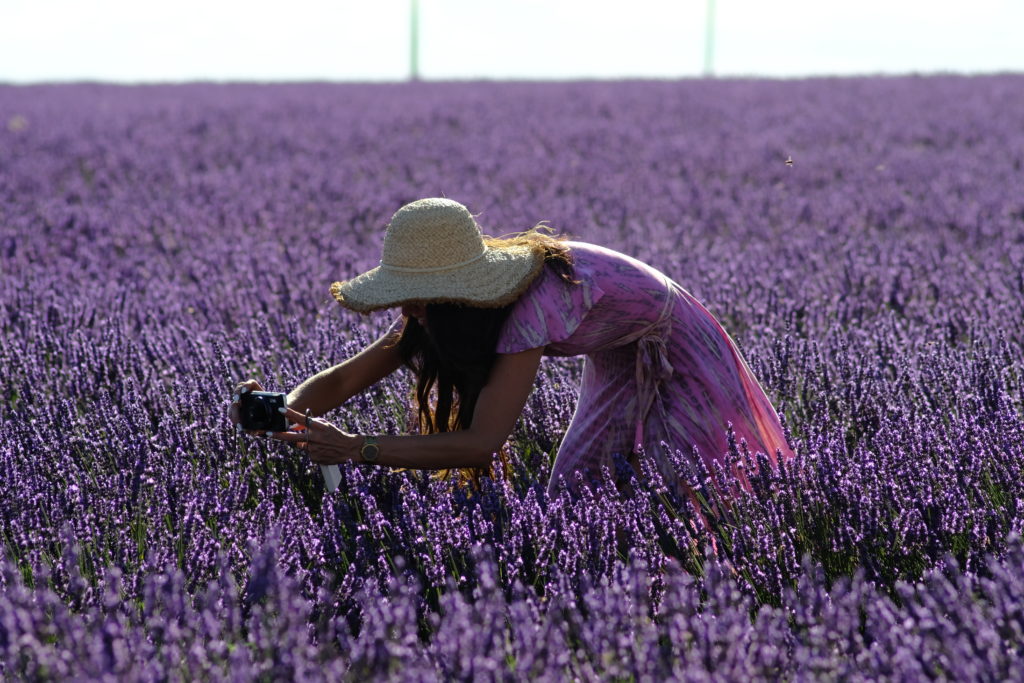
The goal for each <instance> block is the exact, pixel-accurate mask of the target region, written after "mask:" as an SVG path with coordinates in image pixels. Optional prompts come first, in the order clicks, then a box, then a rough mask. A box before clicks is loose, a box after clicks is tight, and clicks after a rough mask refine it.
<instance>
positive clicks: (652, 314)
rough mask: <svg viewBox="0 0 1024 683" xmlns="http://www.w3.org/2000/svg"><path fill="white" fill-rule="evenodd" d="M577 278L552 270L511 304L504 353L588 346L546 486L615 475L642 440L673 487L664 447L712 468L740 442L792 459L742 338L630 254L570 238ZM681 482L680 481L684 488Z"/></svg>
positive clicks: (560, 352) (554, 352)
mask: <svg viewBox="0 0 1024 683" xmlns="http://www.w3.org/2000/svg"><path fill="white" fill-rule="evenodd" d="M567 245H568V247H569V249H570V252H571V253H572V256H573V266H574V269H575V278H576V279H577V280H579V283H578V284H575V285H570V284H568V283H566V282H564V281H563V280H561V279H560V278H559V277H558V276H557V275H556V274H555V273H553V272H552V271H551V270H550V269H548V268H544V269H543V270H542V271H541V274H540V275H538V276H537V279H536V280H534V282H533V283H531V285H530V287H529V288H528V289H527V290H526V291H525V292H524V293H523V294H522V296H520V298H519V299H518V300H517V301H516V303H515V304H514V306H513V308H512V311H511V312H510V314H509V317H508V319H507V320H506V322H505V326H504V327H503V329H502V332H501V335H500V337H499V340H498V346H497V351H498V353H515V352H518V351H525V350H527V349H532V348H537V347H541V346H543V347H544V355H549V356H576V355H581V354H582V355H585V356H586V358H585V361H584V366H583V378H582V381H581V384H580V389H579V399H578V402H577V405H576V411H575V413H574V414H573V417H572V420H571V422H570V424H569V427H568V430H567V431H566V433H565V436H564V438H563V439H562V443H561V446H560V447H559V449H558V453H557V455H556V457H555V461H554V465H553V468H552V473H551V479H550V481H549V483H548V491H549V493H552V494H553V493H554V492H555V491H556V489H557V484H558V480H559V478H560V477H565V480H566V484H567V485H568V486H569V488H570V489H572V488H574V481H573V476H572V475H573V473H574V472H577V471H581V472H582V473H583V475H584V478H585V479H592V478H596V477H598V476H600V468H601V466H602V465H605V466H607V467H608V468H609V469H610V470H611V471H612V472H614V471H615V470H614V462H613V458H612V454H613V453H616V452H617V453H620V454H622V455H624V456H627V457H628V456H629V455H630V454H631V453H632V452H634V451H636V450H637V449H638V448H639V447H643V449H644V451H645V452H646V453H647V454H648V455H651V456H653V458H654V462H655V463H656V464H657V467H658V470H659V471H660V472H661V474H662V476H663V477H664V478H665V481H666V483H667V484H668V485H670V486H672V487H673V488H675V487H676V485H677V484H679V480H678V478H677V477H676V475H675V472H676V470H675V469H674V468H673V467H672V465H671V462H670V460H669V455H668V453H667V451H666V450H665V447H664V446H663V443H664V444H667V445H668V447H669V448H671V449H673V450H674V451H677V452H679V453H681V454H682V456H683V458H685V459H692V457H693V453H694V451H693V449H694V447H696V449H697V451H696V452H697V453H699V455H700V457H701V458H702V459H703V460H704V461H705V463H706V464H707V465H708V466H709V467H711V466H712V464H713V462H715V461H721V460H722V458H723V457H724V455H725V454H726V453H727V452H728V448H729V446H728V439H727V424H728V423H729V422H731V423H732V428H733V431H734V432H735V438H736V441H737V443H739V442H740V440H741V439H745V440H746V444H747V448H748V449H749V450H750V452H751V453H752V454H753V453H755V452H757V451H760V452H762V453H764V454H766V455H767V456H768V458H769V460H770V461H771V463H772V465H775V464H776V451H777V450H778V451H780V452H781V453H782V454H783V457H784V458H787V459H788V458H789V457H791V456H792V454H793V453H792V450H791V449H790V448H789V445H788V444H787V443H786V439H785V436H784V434H783V430H782V426H781V424H780V422H779V418H778V415H777V413H776V412H775V409H774V408H773V407H772V405H771V402H770V401H769V400H768V397H767V396H766V395H765V393H764V390H763V389H762V388H761V386H760V384H759V383H758V381H757V379H756V378H755V377H754V375H753V373H752V372H751V371H750V368H749V367H748V366H747V363H746V361H745V360H744V359H743V357H742V356H741V355H740V353H739V351H738V349H737V348H736V344H735V343H734V342H733V340H732V339H731V338H730V337H729V335H728V334H727V333H726V332H725V330H724V329H722V326H721V325H720V324H719V323H718V321H717V320H715V318H714V316H712V315H711V313H709V312H708V310H707V309H705V308H704V307H703V306H702V305H701V304H700V303H699V302H698V301H697V300H696V299H695V298H694V297H693V296H692V295H691V294H690V293H689V292H687V291H686V290H685V289H683V288H682V287H681V286H680V285H679V284H677V283H675V282H673V281H672V280H671V279H669V278H668V277H667V276H665V275H664V274H663V273H661V272H660V271H658V270H656V269H654V268H652V267H650V266H648V265H646V264H644V263H642V262H641V261H638V260H636V259H634V258H632V257H629V256H626V255H625V254H621V253H619V252H616V251H613V250H611V249H607V248H604V247H600V246H596V245H592V244H586V243H583V242H568V243H567ZM677 490H678V489H677Z"/></svg>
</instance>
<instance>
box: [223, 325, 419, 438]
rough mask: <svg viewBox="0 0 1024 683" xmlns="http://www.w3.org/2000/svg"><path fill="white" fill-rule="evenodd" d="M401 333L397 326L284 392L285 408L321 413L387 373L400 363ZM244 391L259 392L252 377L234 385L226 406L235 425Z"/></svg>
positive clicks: (259, 388)
mask: <svg viewBox="0 0 1024 683" xmlns="http://www.w3.org/2000/svg"><path fill="white" fill-rule="evenodd" d="M401 333H402V332H401V328H400V327H399V328H392V329H390V330H388V331H387V332H385V333H384V334H383V335H381V337H380V338H379V339H377V341H375V342H373V343H372V344H370V345H369V346H367V347H366V348H365V349H363V350H362V351H360V352H359V353H357V354H356V355H354V356H352V357H351V358H349V359H348V360H346V361H344V362H341V363H339V364H338V365H335V366H334V367H332V368H328V369H326V370H324V371H322V372H318V373H317V374H315V375H313V376H312V377H310V378H309V379H307V380H305V381H304V382H302V384H300V385H299V386H297V387H295V389H293V390H292V392H291V393H290V394H288V397H287V399H286V403H287V405H288V407H290V408H294V409H295V410H296V411H298V413H300V414H304V413H305V411H306V409H307V408H309V410H310V412H311V413H312V414H313V415H323V414H324V413H326V412H328V411H330V410H333V409H334V408H337V407H338V406H340V405H341V404H342V403H344V402H345V401H347V400H348V399H350V398H351V397H352V396H354V395H355V394H357V393H359V392H360V391H362V390H363V389H366V388H367V387H369V386H370V385H372V384H374V383H376V382H378V381H380V379H381V378H383V377H385V376H387V375H389V374H391V373H392V372H394V371H395V370H397V369H398V367H399V366H400V365H401V364H402V359H401V356H399V354H398V346H397V343H398V338H399V336H400V335H401ZM246 391H263V387H262V386H260V383H259V382H257V381H256V380H254V379H250V380H247V381H245V382H241V383H240V384H239V385H238V386H237V387H235V400H234V401H233V402H232V403H231V406H230V408H229V409H228V418H229V419H230V420H231V421H232V422H234V423H235V424H238V422H239V420H240V414H239V403H238V395H239V394H241V393H245V392H246Z"/></svg>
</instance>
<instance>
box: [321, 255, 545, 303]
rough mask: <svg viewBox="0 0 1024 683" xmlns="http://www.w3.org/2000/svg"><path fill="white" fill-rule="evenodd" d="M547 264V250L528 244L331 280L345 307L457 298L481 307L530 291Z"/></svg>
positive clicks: (447, 301) (332, 286)
mask: <svg viewBox="0 0 1024 683" xmlns="http://www.w3.org/2000/svg"><path fill="white" fill-rule="evenodd" d="M543 265H544V253H543V250H541V249H536V248H534V247H532V246H528V245H515V246H509V247H500V248H494V247H492V248H490V249H488V250H487V252H486V253H484V255H483V257H482V258H480V259H479V260H477V261H474V262H473V263H470V264H469V265H465V266H460V267H458V268H453V269H451V270H442V271H438V272H428V273H410V272H405V271H395V270H387V269H385V268H381V267H379V266H378V267H377V268H374V269H372V270H368V271H367V272H365V273H363V274H362V275H359V276H357V277H354V278H352V279H351V280H346V281H342V282H335V283H334V284H332V285H331V296H333V297H334V298H335V299H336V300H337V301H338V303H340V304H341V305H342V306H344V307H345V308H348V309H351V310H353V311H356V312H358V313H370V312H371V311H379V310H382V309H385V308H393V307H395V306H402V305H404V304H409V303H456V304H463V305H466V306H475V307H477V308H500V307H502V306H506V305H508V304H510V303H512V302H513V301H515V300H516V299H517V298H519V295H520V294H522V293H523V292H524V291H526V288H527V287H529V286H530V283H531V282H532V281H533V279H534V278H535V277H536V276H537V274H538V273H540V269H541V267H542V266H543Z"/></svg>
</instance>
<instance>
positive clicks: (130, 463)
mask: <svg viewBox="0 0 1024 683" xmlns="http://www.w3.org/2000/svg"><path fill="white" fill-rule="evenodd" d="M1022 112H1024V76H1014V75H1004V76H985V77H982V76H976V77H970V78H967V77H953V76H948V77H945V76H933V77H905V78H904V77H899V78H895V77H893V78H848V79H816V80H805V81H800V80H795V81H757V80H750V81H746V80H722V81H689V82H687V81H683V82H667V81H666V82H621V83H619V82H615V83H612V82H587V83H575V84H565V83H550V84H530V83H500V84H499V83H420V84H391V85H384V84H377V85H370V84H363V85H331V84H304V85H213V84H210V85H199V84H195V85H181V86H135V87H115V86H100V85H61V86H32V87H13V86H0V275H2V277H0V491H2V494H0V532H2V534H3V535H2V537H0V541H2V542H0V678H4V679H21V678H29V679H47V678H53V679H89V680H97V679H101V678H104V677H106V678H107V679H109V680H115V679H117V680H123V679H128V680H191V679H196V678H199V679H203V680H226V679H238V680H252V679H260V680H290V679H295V680H322V679H339V678H342V679H347V680H360V679H388V680H416V681H419V680H448V679H457V680H471V679H472V680H497V679H501V680H506V679H507V680H531V679H542V680H565V679H579V680H597V679H601V680H606V679H607V680H622V681H640V680H661V679H665V678H673V679H680V680H690V681H698V680H705V679H711V678H714V679H731V680H774V679H778V678H782V679H790V680H797V679H799V680H808V679H810V680H819V679H821V680H839V679H842V680H879V679H890V680H917V679H932V678H937V679H954V680H979V679H981V680H984V679H987V680H993V679H1018V680H1019V679H1021V678H1024V540H1022V533H1024V481H1022V469H1024V274H1022V273H1024V114H1022ZM788 158H791V159H792V164H791V165H790V164H787V163H786V160H787V159H788ZM440 195H444V196H448V197H451V198H453V199H457V200H459V201H461V202H463V203H465V204H466V205H467V206H468V207H469V208H470V209H471V210H472V211H473V212H474V213H479V218H478V220H479V221H480V223H481V225H482V226H483V227H484V228H485V230H486V231H488V232H490V233H492V234H501V233H506V232H512V231H517V230H524V229H526V228H529V227H530V226H532V225H534V224H535V223H536V222H538V221H541V220H545V221H548V223H549V224H550V225H551V226H552V227H554V228H555V229H557V230H559V231H560V232H563V233H566V234H569V235H571V236H572V237H574V238H577V239H581V240H584V241H590V242H596V243H599V244H604V245H606V246H609V247H612V248H615V249H619V250H621V251H624V252H626V253H629V254H631V255H633V256H636V257H638V258H640V259H642V260H645V261H647V262H648V263H651V264H652V265H654V266H656V267H658V268H660V269H662V270H663V271H664V272H666V273H667V274H668V275H670V276H671V277H672V278H673V279H675V280H676V281H678V282H679V283H680V284H682V285H683V286H684V287H686V288H687V289H688V290H689V291H690V292H691V293H693V294H694V295H695V296H697V297H698V298H699V299H700V300H701V301H702V302H703V303H704V304H705V305H706V306H707V307H708V308H709V309H710V310H711V311H712V313H714V314H715V315H716V316H717V317H718V318H719V319H720V320H721V322H722V324H723V326H724V327H725V328H726V329H727V330H728V331H729V332H730V334H732V336H733V338H734V339H735V340H736V341H737V343H738V344H739V345H740V347H741V348H742V350H743V353H744V354H745V356H746V358H747V360H748V361H749V363H750V366H751V368H752V369H753V370H754V372H755V374H757V376H758V377H759V378H760V380H761V382H762V385H763V386H764V388H765V390H766V391H767V393H768V395H769V397H770V398H771V399H772V401H773V403H774V405H775V406H776V407H777V408H778V410H779V412H780V414H782V416H783V417H784V424H785V426H786V429H787V432H788V434H789V435H790V439H791V443H792V445H793V446H794V448H795V450H796V451H797V454H798V457H797V459H796V460H795V461H794V462H793V463H792V464H791V465H790V466H788V467H786V468H785V469H784V470H783V471H780V472H777V473H769V472H768V471H767V470H762V474H761V475H759V476H758V477H756V478H755V479H754V480H753V492H752V493H751V494H750V495H743V496H741V497H739V498H737V499H735V500H731V501H726V500H722V499H720V498H719V497H718V495H717V494H716V489H715V488H714V487H712V486H710V485H709V484H708V481H709V479H710V478H711V477H714V476H723V475H721V473H715V472H704V473H702V474H701V476H699V477H694V476H692V475H687V476H688V477H689V481H690V483H691V485H693V486H694V487H695V488H696V489H697V490H698V491H700V492H701V493H702V494H703V495H704V497H705V498H706V501H707V506H706V510H705V511H704V512H705V514H706V515H707V516H708V518H709V519H711V520H712V523H711V525H710V527H709V528H704V527H700V526H698V527H693V526H691V524H690V520H691V519H693V518H694V517H695V511H694V510H693V509H692V508H690V507H689V504H684V503H683V502H681V501H679V500H675V499H674V498H673V497H672V496H671V494H670V493H669V492H668V491H667V490H666V489H665V488H664V487H663V486H662V485H661V482H659V481H658V480H657V478H656V475H655V473H654V471H653V470H648V473H649V475H650V476H649V477H648V478H647V479H646V480H644V481H642V482H638V484H637V493H636V494H635V495H633V496H631V497H623V496H620V495H618V494H617V493H616V492H615V490H614V487H613V486H612V485H611V483H610V482H611V477H612V475H613V474H614V473H609V475H608V477H606V478H605V479H604V480H602V481H596V482H592V486H593V488H594V493H593V495H589V494H587V495H584V496H583V498H581V499H579V500H575V499H571V498H570V497H569V496H568V495H561V496H559V497H555V498H549V497H548V496H547V495H546V494H545V485H546V482H547V477H548V473H549V472H550V464H551V458H552V455H553V452H554V450H555V449H556V448H557V445H558V442H559V439H560V437H561V435H562V433H563V432H564V429H565V427H566V426H567V425H568V422H569V418H570V416H571V414H572V410H573V407H574V401H575V388H576V386H577V385H578V381H579V377H580V369H581V362H582V361H581V359H546V360H545V362H544V364H543V365H542V372H541V377H540V381H539V383H538V386H537V388H536V390H535V392H534V393H533V395H532V396H531V398H530V401H529V403H528V405H527V410H526V412H525V413H524V415H523V419H522V420H521V421H520V423H519V424H518V425H517V426H516V430H515V432H514V434H513V436H512V439H511V441H510V452H511V453H512V454H513V455H514V456H516V457H515V463H516V466H515V471H514V472H513V473H511V474H505V473H500V472H498V473H496V477H495V478H494V479H487V480H485V482H484V486H483V490H482V491H480V492H477V493H473V494H470V493H468V492H466V491H463V490H452V489H451V487H450V485H449V484H448V483H446V482H444V481H439V480H436V479H431V478H428V477H426V476H423V475H422V474H421V473H417V472H409V471H407V472H391V471H388V470H387V469H385V468H372V467H367V466H358V465H347V466H345V468H343V481H342V485H341V487H340V488H339V490H338V491H337V492H336V493H333V494H326V493H325V492H324V489H323V484H322V479H321V478H320V474H319V469H318V468H317V467H315V466H313V465H311V464H310V463H309V462H308V460H305V459H304V458H303V456H301V455H300V454H297V453H295V452H294V451H292V450H290V449H288V448H287V447H285V446H284V445H282V444H279V443H277V442H273V443H268V442H267V441H266V440H261V439H256V438H251V437H248V438H244V437H240V436H237V435H236V433H235V431H234V430H233V429H232V428H231V425H230V424H229V423H228V421H227V419H226V418H225V411H226V408H227V405H228V403H229V402H230V400H231V390H232V387H233V386H234V384H235V383H236V381H238V380H240V379H244V378H247V377H256V378H259V379H260V380H261V381H262V382H263V383H264V385H265V386H266V387H268V388H269V389H272V390H282V391H287V390H290V389H291V388H293V387H294V386H295V385H296V384H297V383H298V382H299V381H300V380H302V379H303V378H305V377H307V376H308V375H310V374H312V373H314V372H316V371H318V370H320V369H323V368H324V367H326V366H328V365H331V364H334V363H337V362H340V361H341V360H342V359H344V358H345V357H347V356H348V355H350V354H351V353H353V352H354V351H355V350H357V349H358V348H360V347H361V345H362V344H364V343H366V342H367V341H368V340H370V339H372V338H373V337H374V335H376V334H377V333H379V332H380V331H381V330H382V329H383V328H384V327H385V326H386V325H387V323H388V322H389V321H390V316H389V315H388V314H377V315H374V316H370V317H361V316H359V315H356V314H353V313H349V312H346V311H345V310H343V309H342V308H341V307H340V306H338V305H337V304H336V303H334V302H333V300H331V298H330V295H329V293H328V286H329V285H330V283H331V282H332V281H334V280H339V279H345V278H347V277H350V276H352V275H354V274H356V273H358V272H362V271H363V270H365V269H368V268H370V267H372V266H374V265H376V262H377V259H378V258H379V253H380V244H381V239H382V237H383V228H384V226H385V225H386V223H387V220H388V218H389V217H390V216H391V214H392V213H393V212H394V211H395V210H396V209H397V208H398V207H400V206H401V205H402V204H404V203H406V202H408V201H411V200H413V199H417V198H419V197H424V196H440ZM411 388H412V385H411V382H410V378H409V376H408V375H406V374H402V373H399V374H397V375H396V376H394V377H392V378H389V379H388V380H387V381H386V382H384V383H383V384H382V385H380V386H378V387H376V388H375V389H373V390H372V391H370V392H368V393H367V394H366V395H364V396H362V397H358V398H355V399H353V400H352V401H350V402H349V403H348V404H347V405H345V406H343V407H342V408H341V409H339V410H338V411H336V412H335V413H333V414H331V415H329V416H328V419H331V420H333V421H335V422H336V423H337V424H339V425H340V426H342V427H343V428H345V429H348V430H354V431H359V432H363V433H396V432H401V431H404V430H407V429H408V428H409V426H410V424H411V422H410V421H409V418H410V414H409V410H408V407H407V406H408V403H409V399H410V392H411ZM741 457H742V454H741V453H739V452H738V451H736V450H734V451H733V453H731V454H730V458H732V459H739V458H741Z"/></svg>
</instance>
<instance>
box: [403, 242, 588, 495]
mask: <svg viewBox="0 0 1024 683" xmlns="http://www.w3.org/2000/svg"><path fill="white" fill-rule="evenodd" d="M566 239H567V238H565V237H558V236H555V235H552V234H550V230H549V228H547V226H545V225H543V224H538V225H536V226H534V227H533V228H531V229H530V230H528V231H526V232H522V233H517V234H514V235H510V236H506V237H500V238H499V237H487V236H485V237H484V242H485V243H486V245H487V246H488V248H491V249H495V248H497V249H500V248H504V247H509V246H519V245H526V246H530V247H531V248H533V249H536V250H538V251H541V252H542V253H543V254H544V267H545V268H550V269H551V270H552V271H553V272H555V273H556V274H557V275H558V276H559V277H560V278H561V279H562V280H564V281H565V282H567V283H570V284H576V282H577V281H576V280H575V278H574V272H573V267H572V254H571V253H570V251H569V247H568V246H566V244H565V241H566ZM514 305H515V302H514V301H513V302H512V303H510V304H506V305H505V306H501V307H498V308H479V307H475V306H465V305H462V304H455V303H430V302H427V305H426V309H427V320H426V322H427V327H426V329H424V327H423V326H422V325H420V324H419V322H418V321H417V320H416V319H415V318H412V317H409V318H407V319H406V321H405V327H404V329H403V331H402V336H401V338H400V339H399V340H398V351H399V354H400V355H401V357H402V362H403V363H404V364H405V365H406V367H408V368H410V369H411V370H412V371H413V372H414V373H415V374H416V405H417V417H418V420H419V429H420V433H421V434H434V433H437V432H451V431H458V430H460V429H466V428H468V427H469V426H470V425H471V424H472V423H473V412H474V410H475V409H476V402H477V399H478V398H479V396H480V391H481V390H482V389H483V388H484V386H485V385H486V384H487V380H488V379H489V378H490V374H491V369H492V368H493V367H494V363H495V361H496V360H497V358H498V354H497V351H496V349H497V346H498V337H499V335H500V334H501V329H502V326H503V325H504V323H505V320H506V318H508V316H509V313H511V312H512V308H513V306H514ZM499 456H500V459H501V462H502V467H503V468H504V470H505V474H506V476H507V475H509V474H510V467H509V461H508V454H507V453H506V452H505V449H504V448H502V450H501V452H500V453H499ZM486 469H489V468H486ZM484 473H485V468H463V469H457V470H441V471H439V472H437V473H436V475H435V476H437V477H440V478H443V479H449V478H452V477H453V475H454V478H455V482H456V484H457V485H466V484H469V485H470V486H471V487H472V488H473V489H476V488H477V487H478V486H479V483H480V480H479V478H480V475H481V474H484Z"/></svg>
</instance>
